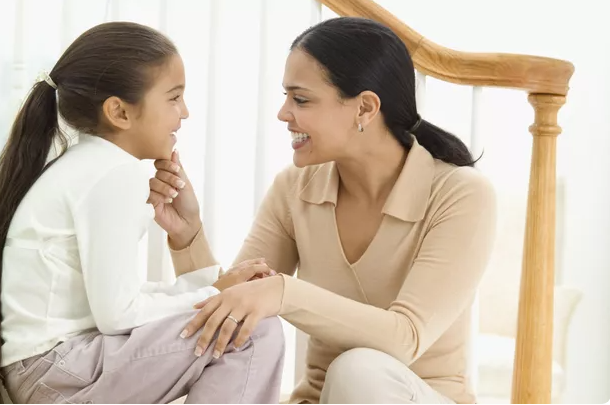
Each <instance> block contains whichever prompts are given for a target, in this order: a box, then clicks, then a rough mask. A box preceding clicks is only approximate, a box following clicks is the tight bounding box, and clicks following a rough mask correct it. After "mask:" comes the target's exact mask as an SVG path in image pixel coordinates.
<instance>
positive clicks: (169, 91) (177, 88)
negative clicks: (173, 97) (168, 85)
mask: <svg viewBox="0 0 610 405" xmlns="http://www.w3.org/2000/svg"><path fill="white" fill-rule="evenodd" d="M176 90H184V84H179V85H177V86H175V87H174V88H172V89H170V90H168V91H167V92H168V93H171V92H172V91H176Z"/></svg>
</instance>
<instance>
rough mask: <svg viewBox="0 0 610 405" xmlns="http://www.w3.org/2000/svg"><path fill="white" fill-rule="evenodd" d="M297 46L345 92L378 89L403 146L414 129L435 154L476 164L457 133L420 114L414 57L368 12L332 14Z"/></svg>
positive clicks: (407, 144) (347, 95)
mask: <svg viewBox="0 0 610 405" xmlns="http://www.w3.org/2000/svg"><path fill="white" fill-rule="evenodd" d="M294 49H300V50H302V51H304V52H306V53H307V54H309V55H310V56H312V57H313V58H314V59H316V61H317V62H318V63H319V64H320V65H321V67H322V68H323V70H324V71H325V72H326V74H327V75H328V78H327V79H328V80H329V82H330V83H331V84H332V85H333V86H334V87H336V88H337V89H338V91H339V94H340V96H341V97H342V98H354V97H356V96H358V95H359V94H360V93H362V92H363V91H366V90H368V91H372V92H374V93H375V94H377V96H378V97H379V99H380V100H381V113H382V115H383V119H384V121H385V124H386V126H387V127H388V129H389V130H390V131H391V132H392V134H393V135H394V137H395V138H396V139H397V140H398V142H400V144H401V145H402V146H403V147H404V148H405V149H407V150H410V149H411V146H413V138H412V137H411V134H413V135H414V136H415V137H416V138H417V141H418V142H419V143H420V144H421V145H422V146H423V147H424V148H426V149H427V150H428V152H430V154H431V155H432V156H433V157H434V158H436V159H440V160H442V161H444V162H447V163H451V164H454V165H456V166H473V165H474V163H475V161H473V158H472V155H471V154H470V151H469V150H468V148H467V147H466V145H465V144H464V143H463V142H462V141H461V140H460V139H459V138H458V137H457V136H455V135H453V134H450V133H449V132H447V131H444V130H443V129H441V128H439V127H437V126H436V125H434V124H432V123H430V122H428V121H426V120H423V119H421V118H420V117H419V115H418V114H417V106H416V102H415V69H414V67H413V61H412V60H411V56H410V55H409V51H408V50H407V47H406V46H405V44H404V43H403V42H402V41H401V40H400V38H398V36H397V35H396V34H394V32H392V30H390V29H389V28H388V27H386V26H384V25H382V24H379V23H377V22H375V21H373V20H369V19H365V18H357V17H338V18H333V19H329V20H326V21H323V22H321V23H319V24H317V25H314V26H312V27H310V28H309V29H307V30H306V31H305V32H303V33H302V34H301V35H299V36H298V37H297V38H296V39H295V40H294V42H293V43H292V46H291V47H290V50H291V51H292V50H294Z"/></svg>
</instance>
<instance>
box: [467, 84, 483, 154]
mask: <svg viewBox="0 0 610 405" xmlns="http://www.w3.org/2000/svg"><path fill="white" fill-rule="evenodd" d="M482 105H483V87H479V86H475V87H473V88H472V111H471V114H472V115H471V118H470V122H471V129H470V151H471V152H472V155H473V156H474V157H475V159H476V158H478V157H479V156H480V155H481V152H482V151H483V147H484V146H483V144H484V139H483V131H482V126H483V120H482V119H483V115H482V114H481V107H482Z"/></svg>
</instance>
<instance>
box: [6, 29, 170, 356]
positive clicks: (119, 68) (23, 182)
mask: <svg viewBox="0 0 610 405" xmlns="http://www.w3.org/2000/svg"><path fill="white" fill-rule="evenodd" d="M176 54H177V50H176V47H175V46H174V44H173V43H172V42H171V41H170V40H169V39H168V38H166V37H165V36H164V35H163V34H161V33H160V32H158V31H156V30H154V29H152V28H149V27H146V26H143V25H139V24H135V23H130V22H111V23H105V24H100V25H98V26H95V27H93V28H91V29H90V30H88V31H86V32H85V33H83V34H82V35H81V36H80V37H78V38H77V39H76V40H75V41H74V42H73V43H72V44H71V45H70V46H69V47H68V49H66V51H65V52H64V53H63V55H62V56H61V57H60V58H59V60H58V61H57V63H56V64H55V67H54V68H53V70H51V72H50V73H49V78H50V80H48V81H40V82H38V83H36V84H35V85H34V86H33V88H32V89H31V91H30V93H29V95H28V97H27V99H26V100H25V102H24V103H23V105H22V107H21V109H20V110H19V112H18V114H17V117H16V119H15V122H14V124H13V127H12V129H11V132H10V135H9V138H8V141H7V143H6V145H5V147H4V150H3V151H2V154H1V155H0V277H1V275H2V259H3V251H4V245H5V243H6V238H7V234H8V230H9V226H10V224H11V221H12V219H13V216H14V214H15V211H16V210H17V207H18V206H19V204H20V203H21V201H22V200H23V198H24V197H25V195H26V194H27V192H28V190H29V189H30V188H31V187H32V185H33V184H34V182H35V181H36V180H37V179H38V177H39V176H40V175H41V174H42V172H43V170H44V169H45V168H46V167H48V166H49V165H46V166H45V163H46V161H47V158H48V155H49V151H50V149H51V146H52V145H53V144H54V141H56V140H61V141H63V142H62V143H63V144H64V147H63V150H62V151H61V152H60V154H59V156H61V154H62V153H63V152H64V151H65V145H66V144H67V142H66V141H67V139H66V138H65V135H64V134H63V133H61V131H60V130H59V125H58V113H59V114H61V117H62V118H63V119H64V120H65V121H66V123H67V124H69V126H71V127H72V128H74V129H75V130H77V131H82V132H86V133H90V134H98V133H100V132H101V131H103V130H104V129H105V128H103V123H102V122H101V120H100V117H101V116H102V105H103V103H104V101H105V100H106V99H108V98H109V97H111V96H116V97H119V98H121V99H122V100H124V101H125V102H127V103H130V104H134V105H136V104H137V103H139V102H140V101H141V99H142V97H143V95H144V94H145V93H146V91H147V90H148V89H149V88H150V87H151V86H152V82H153V80H154V76H153V71H152V69H153V68H158V67H162V66H163V65H164V64H165V63H167V62H168V61H169V59H170V58H171V57H172V56H174V55H176ZM53 86H56V87H57V90H55V88H54V87H53ZM51 163H52V162H51ZM49 164H50V163H49ZM1 287H2V286H1V282H0V288H1ZM0 359H1V354H0Z"/></svg>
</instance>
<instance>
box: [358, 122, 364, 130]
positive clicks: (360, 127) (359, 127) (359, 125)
mask: <svg viewBox="0 0 610 405" xmlns="http://www.w3.org/2000/svg"><path fill="white" fill-rule="evenodd" d="M358 132H364V128H363V127H362V124H361V123H358Z"/></svg>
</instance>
